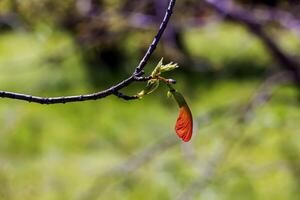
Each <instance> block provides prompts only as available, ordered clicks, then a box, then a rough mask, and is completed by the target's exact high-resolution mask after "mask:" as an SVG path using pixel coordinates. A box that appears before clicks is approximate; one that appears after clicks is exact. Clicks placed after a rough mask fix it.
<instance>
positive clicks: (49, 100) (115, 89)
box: [0, 0, 176, 104]
mask: <svg viewBox="0 0 300 200" xmlns="http://www.w3.org/2000/svg"><path fill="white" fill-rule="evenodd" d="M175 3H176V0H170V1H169V6H168V8H167V9H166V12H165V16H164V18H163V20H162V22H161V24H160V27H159V30H158V32H157V34H156V35H155V37H154V39H153V41H152V43H151V44H150V46H149V47H148V50H147V52H146V53H145V55H144V57H143V58H142V60H141V61H140V63H139V65H138V66H137V67H136V68H135V71H134V73H133V74H132V75H131V76H130V77H128V78H127V79H125V80H123V81H121V82H120V83H118V84H116V85H114V86H112V87H110V88H108V89H106V90H103V91H100V92H97V93H92V94H85V95H76V96H66V97H63V96H60V97H39V96H32V95H27V94H22V93H15V92H7V91H0V97H2V98H10V99H17V100H22V101H28V102H33V103H39V104H57V103H69V102H78V101H88V100H97V99H101V98H104V97H107V96H109V95H116V96H118V97H119V98H122V99H124V100H133V99H136V98H134V97H130V96H127V95H124V94H122V93H120V92H119V90H121V89H123V88H125V87H127V86H128V85H130V84H131V83H133V82H136V81H146V80H147V79H148V78H149V77H146V78H142V77H141V75H142V74H143V69H144V68H145V66H146V64H147V62H148V60H149V58H150V56H151V55H152V54H153V52H154V50H155V49H156V46H157V44H158V43H159V40H160V38H161V36H162V34H163V33H164V31H165V29H166V27H167V25H168V23H169V20H170V17H171V15H172V13H173V9H174V6H175ZM148 80H149V79H148Z"/></svg>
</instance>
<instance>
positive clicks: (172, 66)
mask: <svg viewBox="0 0 300 200" xmlns="http://www.w3.org/2000/svg"><path fill="white" fill-rule="evenodd" d="M178 67H179V66H178V65H177V63H173V62H170V63H169V64H166V65H162V66H161V67H160V72H161V73H163V72H168V71H172V70H174V69H176V68H178Z"/></svg>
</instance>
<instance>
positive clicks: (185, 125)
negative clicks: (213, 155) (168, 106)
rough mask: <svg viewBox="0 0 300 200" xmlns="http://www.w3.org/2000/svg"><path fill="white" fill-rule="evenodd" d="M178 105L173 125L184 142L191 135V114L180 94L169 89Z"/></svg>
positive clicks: (188, 139)
mask: <svg viewBox="0 0 300 200" xmlns="http://www.w3.org/2000/svg"><path fill="white" fill-rule="evenodd" d="M170 92H171V93H172V95H173V97H174V99H175V100H176V102H177V103H178V106H179V115H178V118H177V121H176V125H175V131H176V134H177V135H178V137H180V138H181V139H182V140H183V141H184V142H188V141H190V139H191V138H192V135H193V116H192V112H191V110H190V108H189V107H188V105H187V103H186V101H185V99H184V97H183V96H182V94H180V93H179V92H177V91H176V90H174V89H173V90H170Z"/></svg>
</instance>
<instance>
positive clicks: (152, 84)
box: [137, 79, 159, 98]
mask: <svg viewBox="0 0 300 200" xmlns="http://www.w3.org/2000/svg"><path fill="white" fill-rule="evenodd" d="M158 86H159V80H158V79H151V80H149V81H148V82H147V85H146V87H145V89H143V90H142V91H140V92H139V93H138V94H137V96H138V97H139V98H141V97H142V96H144V95H147V94H150V93H152V92H153V91H154V90H156V89H157V88H158Z"/></svg>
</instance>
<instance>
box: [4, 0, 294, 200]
mask: <svg viewBox="0 0 300 200" xmlns="http://www.w3.org/2000/svg"><path fill="white" fill-rule="evenodd" d="M86 2H87V1H86ZM194 2H195V1H182V2H179V4H178V7H177V8H176V9H177V10H176V12H175V15H174V19H173V22H172V23H173V26H174V27H175V28H178V27H176V20H177V21H178V22H180V21H184V20H188V19H190V18H191V17H196V18H197V17H199V18H201V20H203V19H206V18H209V20H208V19H207V20H206V21H205V23H203V24H202V25H197V26H196V25H195V26H190V27H188V28H178V30H181V31H180V37H181V42H182V44H183V45H184V48H185V49H186V52H181V51H180V49H179V50H178V48H174V47H172V46H170V45H168V44H170V43H168V40H167V39H166V40H164V41H163V43H162V44H161V45H160V46H159V48H158V49H157V51H156V53H155V55H154V57H153V58H152V60H151V62H150V63H149V66H147V73H148V72H151V71H152V70H153V67H155V64H156V63H157V62H158V60H159V58H160V57H165V60H166V62H168V61H175V62H178V63H179V65H180V66H181V68H179V69H176V70H175V71H176V72H172V73H169V74H167V77H170V78H175V79H176V80H177V82H178V84H177V85H176V86H175V87H176V88H177V89H179V90H180V91H181V92H182V93H183V94H185V96H186V97H187V99H188V102H189V104H190V107H191V109H192V112H193V115H194V118H195V125H196V126H195V129H196V131H195V134H194V136H193V138H192V142H191V143H187V144H182V142H181V141H180V140H178V141H177V142H176V144H175V145H174V146H172V147H170V148H167V149H166V150H165V151H161V152H159V153H157V155H156V156H155V157H154V158H153V159H149V162H147V163H144V165H142V166H140V168H138V169H137V170H134V171H133V172H131V173H128V174H127V173H124V174H113V173H112V174H111V169H114V168H115V167H116V166H119V165H120V164H122V163H123V162H124V161H126V160H127V159H128V158H130V157H131V156H134V155H139V154H138V152H141V151H143V149H144V148H145V147H148V146H150V145H152V144H158V143H160V142H161V141H162V140H163V138H165V137H168V136H170V138H172V137H171V136H173V137H175V138H176V137H177V136H176V134H175V133H174V131H173V129H174V123H175V120H176V117H177V114H178V113H177V112H178V110H177V106H176V105H175V103H174V102H173V101H172V100H170V99H168V98H167V97H166V92H167V88H166V87H163V86H161V87H160V88H159V89H158V91H155V93H153V94H151V95H148V96H147V97H145V98H143V99H142V100H138V101H131V102H125V101H123V100H120V99H117V98H116V97H114V96H110V97H107V98H105V99H102V100H100V101H91V102H83V103H72V104H65V105H51V106H45V105H36V104H30V103H26V102H20V101H16V100H8V99H2V100H1V104H0V113H1V115H0V126H1V131H0V138H1V140H0V199H5V200H17V199H26V200H40V199H43V200H44V199H45V200H52V199H80V197H81V196H82V195H83V194H86V193H87V192H90V191H91V190H90V188H93V187H96V189H97V190H98V189H99V190H101V193H100V194H99V196H98V195H95V196H96V198H95V199H128V200H129V199H130V200H132V199H145V200H146V199H149V200H150V199H176V197H178V196H179V195H180V194H182V192H184V190H185V188H186V187H189V186H190V184H191V183H192V182H194V181H197V180H200V181H202V180H204V179H205V176H206V174H205V173H202V171H203V168H206V166H207V164H209V162H210V160H211V157H214V155H215V154H217V153H218V152H219V151H220V152H221V153H222V156H221V157H222V159H221V160H218V163H217V166H216V170H215V173H214V174H213V175H212V177H211V180H210V181H208V182H205V184H204V186H203V187H199V188H198V187H197V188H195V191H194V192H195V199H230V200H232V199H298V197H299V195H300V172H299V169H300V163H299V162H300V158H299V155H300V145H299V142H298V141H299V139H300V125H299V119H300V112H299V102H298V101H297V99H296V96H297V90H296V88H295V87H294V86H293V85H292V84H284V85H280V86H278V87H277V89H276V90H275V92H274V94H273V96H272V98H271V99H270V101H268V102H267V103H266V104H265V105H263V106H259V107H257V108H255V109H254V110H253V111H252V112H251V116H252V118H251V119H250V120H248V121H246V122H244V123H241V122H240V121H239V118H240V116H241V115H243V114H244V113H243V112H244V111H243V110H244V109H243V108H244V107H245V105H246V104H248V103H249V101H250V99H251V98H252V97H253V95H254V94H256V92H257V91H258V90H257V89H258V88H259V86H260V84H261V82H262V81H263V79H264V78H265V76H266V74H268V73H269V72H270V71H272V69H274V65H275V64H274V62H273V60H272V59H271V58H270V56H269V54H268V52H266V50H265V48H264V47H263V46H262V44H261V43H260V41H259V40H257V39H256V38H254V37H253V36H252V35H250V34H249V33H248V32H247V31H246V30H244V29H243V28H241V27H239V26H237V25H236V24H229V23H220V22H218V21H217V20H213V19H212V18H211V15H212V14H209V11H206V12H207V16H206V15H205V16H197V15H196V14H197V12H196V11H194V12H191V15H190V16H188V14H187V13H189V12H184V13H183V12H180V9H181V6H186V7H187V8H189V9H190V10H191V11H193V10H194V9H195V10H196V9H197V7H193V6H191V5H193V3H194ZM278 2H279V1H278ZM282 2H286V1H282ZM14 3H15V4H14ZM76 3H77V4H76ZM80 3H81V4H80ZM78 4H80V5H81V6H83V5H85V4H84V1H76V2H75V1H71V0H70V1H53V0H51V1H50V0H49V1H47V0H45V1H38V0H26V1H20V0H19V1H18V0H15V1H12V0H2V1H0V13H1V16H4V15H8V14H11V13H13V14H16V15H17V18H12V19H18V20H19V21H20V23H19V24H22V26H18V28H14V27H12V28H11V29H8V30H7V29H5V31H4V30H3V31H1V32H0V71H1V73H0V84H1V90H9V91H16V92H24V93H30V94H32V95H43V96H62V95H64V96H66V95H73V94H85V93H90V92H95V91H99V90H102V89H105V88H106V87H107V86H109V85H112V84H114V83H117V82H118V81H120V80H122V79H123V78H125V77H127V75H128V74H129V73H131V72H132V70H133V69H134V67H135V66H136V65H137V63H138V61H139V59H140V57H141V55H142V53H143V52H144V49H145V48H146V46H147V45H148V44H149V42H150V41H151V37H152V35H153V31H154V27H155V25H156V22H155V23H153V24H150V25H149V27H147V28H141V27H139V28H136V29H133V28H132V27H131V28H130V26H128V24H127V23H126V22H127V20H128V18H129V17H130V15H124V16H123V15H121V16H120V15H119V14H120V13H119V11H120V10H122V11H124V10H125V11H126V12H129V11H130V12H133V13H135V12H136V13H140V12H143V13H147V14H149V15H155V8H154V7H155V6H153V3H151V2H147V1H120V0H114V1H112V0H107V1H91V5H95V6H92V8H95V9H96V10H97V9H99V10H102V11H101V13H102V14H103V13H104V15H101V17H102V16H105V15H106V14H107V15H108V16H109V20H107V21H106V22H107V23H102V22H103V20H104V21H105V19H104V18H103V19H99V17H98V18H97V17H95V18H93V17H92V19H90V18H88V17H82V16H83V15H84V11H86V10H85V9H84V6H83V8H82V10H81V12H79V11H78V10H76V5H77V6H78ZM85 6H86V5H85ZM127 6H128V7H127ZM135 9H137V10H135ZM125 11H124V12H125ZM93 12H94V11H93ZM93 12H92V13H93ZM95 12H96V11H95ZM126 12H125V13H126ZM108 13H109V14H108ZM192 15H195V16H192ZM111 16H113V17H112V18H111ZM127 17H128V18H127ZM98 20H99V21H98ZM179 24H181V23H179ZM98 25H99V26H98ZM111 25H112V26H111ZM97 28H99V29H97ZM90 31H91V32H90ZM98 31H99V32H98ZM91 33H93V34H91ZM270 33H271V34H272V36H274V38H277V39H278V40H277V41H278V42H279V43H280V45H281V46H282V47H283V48H284V50H286V51H287V52H288V53H290V54H291V55H293V56H297V55H298V54H299V51H300V49H299V43H298V42H299V41H298V37H297V36H296V35H295V34H294V33H293V32H291V31H283V30H281V29H279V28H277V27H275V28H274V31H271V30H270ZM86 35H88V36H89V37H90V36H93V37H92V39H91V40H88V41H87V40H83V39H85V36H86ZM174 49H175V50H174ZM170 52H171V53H170ZM116 63H117V64H118V65H119V68H118V69H110V67H112V66H117V65H115V64H116ZM144 85H145V83H138V84H135V85H133V86H130V87H129V88H126V89H125V92H126V93H128V94H135V93H136V92H137V91H139V90H140V89H141V88H143V87H144ZM189 156H191V157H192V159H190V158H189ZM103 175H111V176H112V178H106V177H105V176H104V179H103V180H101V181H100V183H97V182H96V183H97V184H99V185H97V184H96V185H94V184H95V180H96V179H97V177H102V176H103Z"/></svg>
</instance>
